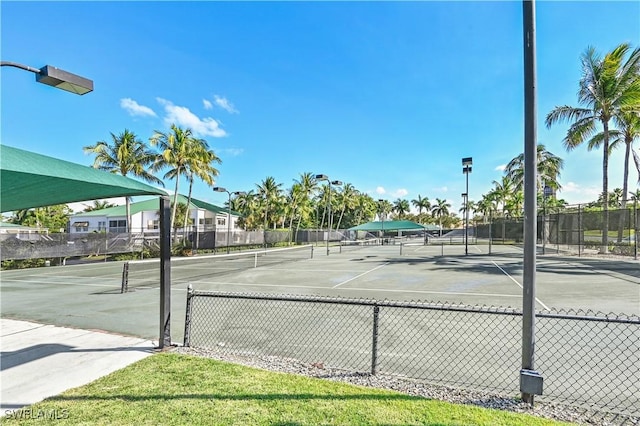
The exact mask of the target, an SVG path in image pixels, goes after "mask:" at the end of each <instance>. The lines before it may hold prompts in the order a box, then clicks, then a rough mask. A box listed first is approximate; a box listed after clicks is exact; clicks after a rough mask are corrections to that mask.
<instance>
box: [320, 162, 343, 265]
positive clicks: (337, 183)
mask: <svg viewBox="0 0 640 426" xmlns="http://www.w3.org/2000/svg"><path fill="white" fill-rule="evenodd" d="M315 179H316V180H326V181H327V184H328V185H329V197H328V200H327V204H328V206H327V211H328V213H329V218H328V219H327V224H328V228H329V231H328V232H327V256H329V237H330V236H331V227H332V226H333V220H332V218H331V185H335V186H340V185H342V182H341V181H339V180H334V181H332V180H330V179H329V176H327V175H315Z"/></svg>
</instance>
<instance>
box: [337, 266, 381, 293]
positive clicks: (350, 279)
mask: <svg viewBox="0 0 640 426" xmlns="http://www.w3.org/2000/svg"><path fill="white" fill-rule="evenodd" d="M389 263H390V262H385V263H383V264H382V265H379V266H376V267H375V268H373V269H369V270H368V271H366V272H363V273H361V274H358V275H356V276H355V277H353V278H349V279H348V280H346V281H342V282H341V283H340V284H336V285H334V286H333V287H331V288H338V287H340V286H341V285H342V284H346V283H348V282H350V281H353V280H355V279H357V278H360V277H361V276H363V275H366V274H368V273H369V272H373V271H375V270H376V269H380V268H382V267H383V266H387V265H388V264H389Z"/></svg>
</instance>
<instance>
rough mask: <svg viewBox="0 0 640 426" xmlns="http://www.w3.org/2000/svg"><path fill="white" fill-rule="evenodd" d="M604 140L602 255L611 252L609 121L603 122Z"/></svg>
mask: <svg viewBox="0 0 640 426" xmlns="http://www.w3.org/2000/svg"><path fill="white" fill-rule="evenodd" d="M602 126H603V133H604V138H603V141H602V152H603V154H602V198H603V200H604V206H603V209H602V247H601V248H600V253H602V254H606V253H608V252H609V121H608V120H606V121H605V120H603V122H602Z"/></svg>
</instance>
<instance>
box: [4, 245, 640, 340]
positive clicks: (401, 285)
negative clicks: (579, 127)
mask: <svg viewBox="0 0 640 426" xmlns="http://www.w3.org/2000/svg"><path fill="white" fill-rule="evenodd" d="M488 250H489V248H488V246H484V245H470V246H469V254H468V255H467V256H465V255H464V246H459V245H453V246H434V245H426V246H425V245H415V246H414V245H404V246H403V247H402V255H401V254H400V245H384V246H379V245H362V246H352V247H343V248H340V247H338V246H332V247H331V252H330V255H329V256H327V254H326V248H325V247H324V246H315V247H313V253H311V248H304V249H302V251H301V252H299V253H296V254H295V255H292V256H291V257H288V255H287V256H285V255H282V256H273V259H274V261H273V262H272V263H267V264H264V265H263V266H260V265H258V267H254V266H255V262H256V260H255V258H256V256H255V255H250V256H253V257H251V259H250V260H249V261H247V260H242V261H241V260H238V259H235V260H234V259H233V258H232V257H230V258H229V259H228V260H227V261H226V262H225V261H223V259H225V256H224V255H220V256H219V261H218V260H213V259H207V260H206V261H205V262H204V263H193V260H194V259H193V258H189V259H188V260H184V261H182V260H175V261H173V262H172V284H173V286H172V309H171V325H172V328H171V330H172V338H173V340H174V341H178V342H180V341H181V340H182V337H183V332H184V310H185V298H186V294H185V292H186V287H187V284H188V283H191V284H192V285H193V287H194V288H195V289H197V290H205V291H231V292H254V293H278V294H304V295H321V296H342V297H348V298H363V299H379V300H384V299H388V300H399V301H407V300H421V301H434V302H437V301H440V302H449V303H460V304H470V305H487V306H503V307H508V306H511V307H517V308H519V307H520V306H521V305H522V299H521V297H522V287H521V286H522V251H521V250H520V249H519V248H517V247H514V246H493V247H492V249H491V254H489V253H488ZM234 262H235V263H236V264H237V267H236V266H230V265H229V264H231V265H233V264H234ZM153 265H155V266H153ZM156 266H157V263H153V262H150V263H149V268H147V269H144V268H143V269H141V270H140V269H139V270H138V272H135V268H136V267H135V265H134V264H133V263H132V264H130V272H129V277H128V281H129V292H127V293H123V294H121V286H122V280H123V268H124V263H123V262H108V263H97V264H88V265H69V266H61V267H46V268H37V269H28V270H12V271H3V272H2V276H1V283H0V291H1V295H2V300H1V308H2V314H3V316H5V317H9V318H16V319H24V320H33V321H39V322H44V323H51V324H56V325H62V326H72V327H80V328H86V329H102V330H107V331H113V332H118V333H124V334H129V335H136V336H140V337H145V338H149V339H157V337H158V329H159V325H158V312H159V271H158V269H156ZM536 287H537V292H536V301H537V303H536V309H538V310H544V309H547V308H556V309H565V310H568V309H573V310H592V311H602V312H605V313H608V312H614V313H625V314H633V315H638V314H640V262H638V261H629V260H627V261H625V260H609V259H588V258H577V257H560V256H538V267H537V274H536Z"/></svg>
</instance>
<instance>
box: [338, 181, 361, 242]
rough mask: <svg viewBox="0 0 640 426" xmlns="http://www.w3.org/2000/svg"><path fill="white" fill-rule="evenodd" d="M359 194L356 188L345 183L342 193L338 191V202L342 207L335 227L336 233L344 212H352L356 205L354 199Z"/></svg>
mask: <svg viewBox="0 0 640 426" xmlns="http://www.w3.org/2000/svg"><path fill="white" fill-rule="evenodd" d="M358 194H359V192H358V191H357V190H356V188H355V187H354V186H353V185H352V184H350V183H345V184H344V186H343V187H342V191H340V195H339V197H338V201H339V202H340V204H341V205H342V210H341V211H340V217H339V218H338V224H337V225H336V231H337V230H338V229H340V223H342V218H343V217H344V212H345V210H347V209H349V210H352V209H353V208H355V205H356V197H357V195H358Z"/></svg>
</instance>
